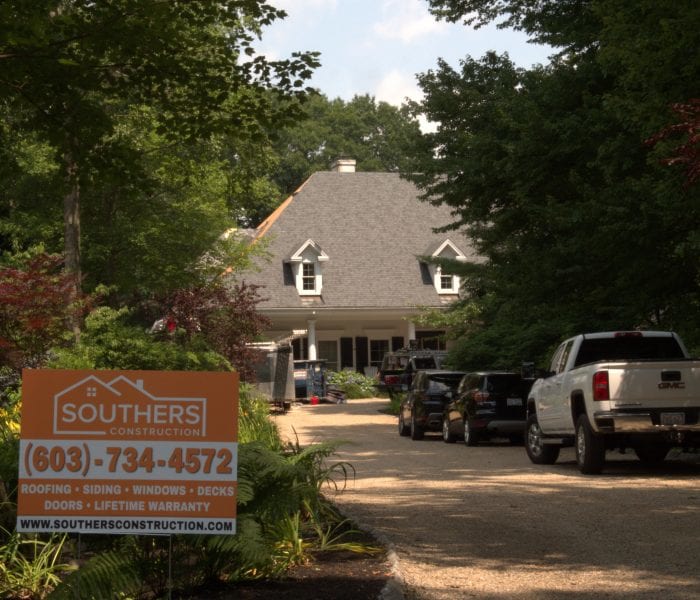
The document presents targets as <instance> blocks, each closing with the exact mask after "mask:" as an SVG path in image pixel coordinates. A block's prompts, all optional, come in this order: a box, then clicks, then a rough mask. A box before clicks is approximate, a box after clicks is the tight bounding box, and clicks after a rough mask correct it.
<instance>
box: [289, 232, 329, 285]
mask: <svg viewBox="0 0 700 600" xmlns="http://www.w3.org/2000/svg"><path fill="white" fill-rule="evenodd" d="M327 260H328V255H327V254H326V253H325V252H324V251H323V250H321V247H320V246H319V245H318V244H317V243H316V242H314V241H313V240H306V241H305V242H304V243H303V244H302V245H301V246H300V247H299V248H297V250H295V251H294V252H292V254H291V256H289V258H287V259H285V262H288V263H289V264H290V266H291V267H292V273H293V276H294V284H295V285H296V288H297V292H299V295H300V296H320V295H321V289H322V288H323V269H322V264H323V263H324V262H326V261H327Z"/></svg>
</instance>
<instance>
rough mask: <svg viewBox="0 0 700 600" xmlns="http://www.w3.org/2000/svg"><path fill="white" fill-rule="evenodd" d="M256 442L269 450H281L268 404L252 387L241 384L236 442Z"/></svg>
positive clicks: (280, 443)
mask: <svg viewBox="0 0 700 600" xmlns="http://www.w3.org/2000/svg"><path fill="white" fill-rule="evenodd" d="M253 441H257V442H260V443H261V444H263V445H265V446H266V447H267V448H268V449H270V450H276V451H281V450H282V448H283V445H282V442H281V440H280V436H279V430H278V429H277V425H276V424H275V423H274V422H273V421H272V420H271V419H270V402H269V401H268V399H267V398H266V397H265V396H263V395H261V394H260V393H259V392H258V391H257V390H256V388H255V387H254V386H252V385H249V384H245V383H244V384H241V386H240V393H239V405H238V442H239V443H240V444H248V443H250V442H253Z"/></svg>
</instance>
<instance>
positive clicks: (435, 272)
mask: <svg viewBox="0 0 700 600" xmlns="http://www.w3.org/2000/svg"><path fill="white" fill-rule="evenodd" d="M446 251H447V252H446ZM432 256H433V258H449V259H452V260H456V261H458V262H466V261H467V257H466V256H465V255H464V253H463V252H462V251H461V250H460V249H459V248H458V247H457V246H455V244H454V243H453V242H452V241H451V240H449V239H447V240H445V241H444V242H443V243H442V244H440V246H439V247H438V249H437V250H435V252H433V254H432ZM429 268H430V274H431V276H432V278H433V286H434V287H435V291H436V292H437V293H438V294H441V295H446V296H447V295H450V296H454V295H455V294H459V288H460V285H461V284H462V281H461V279H460V277H459V275H454V274H452V286H451V287H449V288H443V287H442V275H443V273H442V266H440V265H435V264H431V265H430V266H429ZM445 275H447V273H446V274H445Z"/></svg>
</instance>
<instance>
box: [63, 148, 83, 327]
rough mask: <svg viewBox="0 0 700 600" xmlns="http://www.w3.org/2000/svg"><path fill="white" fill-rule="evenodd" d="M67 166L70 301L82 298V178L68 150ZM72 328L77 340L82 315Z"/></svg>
mask: <svg viewBox="0 0 700 600" xmlns="http://www.w3.org/2000/svg"><path fill="white" fill-rule="evenodd" d="M64 161H65V166H66V182H67V184H68V185H67V188H68V189H67V192H66V195H65V197H64V198H63V246H64V254H65V264H66V271H67V272H68V273H70V274H71V275H73V285H72V287H71V289H70V292H69V297H68V301H69V302H70V303H74V302H77V301H78V299H79V298H80V292H81V290H80V281H81V279H82V278H81V271H80V178H79V176H78V163H77V162H76V160H75V158H74V156H73V154H72V153H71V152H70V151H68V152H66V154H65V155H64ZM70 327H71V330H72V331H73V334H74V335H75V338H76V340H77V339H79V337H80V327H81V323H80V317H78V316H77V314H76V316H75V317H73V318H72V319H71V323H70Z"/></svg>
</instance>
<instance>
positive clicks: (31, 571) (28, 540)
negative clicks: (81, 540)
mask: <svg viewBox="0 0 700 600" xmlns="http://www.w3.org/2000/svg"><path fill="white" fill-rule="evenodd" d="M3 534H4V535H3V536H2V537H3V538H4V541H3V543H2V545H0V595H2V596H3V597H10V598H26V599H28V600H39V599H41V598H45V597H46V595H47V594H48V593H49V592H50V591H51V590H52V589H53V588H54V587H55V586H56V585H57V584H58V583H59V581H60V575H61V574H62V573H65V572H67V571H71V570H73V568H72V567H71V566H70V565H67V564H62V563H60V562H59V560H60V557H61V552H62V551H63V545H64V544H65V542H66V539H67V536H66V535H52V536H51V537H49V538H48V540H46V541H42V540H40V539H39V538H38V537H36V536H27V535H23V534H19V533H17V532H13V533H11V534H8V532H7V531H4V532H3Z"/></svg>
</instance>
